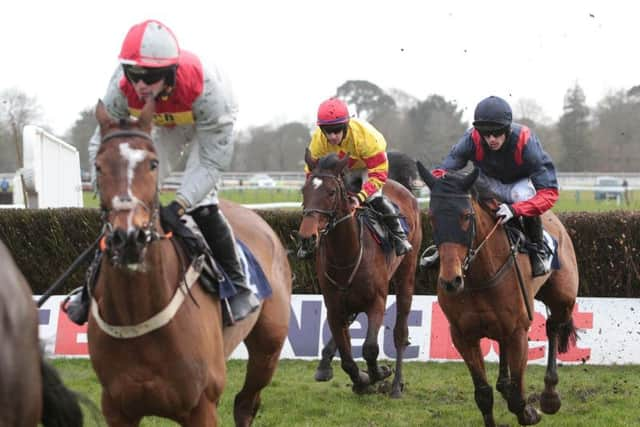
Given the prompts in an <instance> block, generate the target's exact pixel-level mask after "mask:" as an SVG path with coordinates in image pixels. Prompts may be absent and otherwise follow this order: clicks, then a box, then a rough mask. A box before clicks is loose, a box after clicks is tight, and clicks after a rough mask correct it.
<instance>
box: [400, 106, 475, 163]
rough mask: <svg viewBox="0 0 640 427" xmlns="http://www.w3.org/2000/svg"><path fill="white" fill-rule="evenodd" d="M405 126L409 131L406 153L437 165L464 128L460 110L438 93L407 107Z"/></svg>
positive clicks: (465, 126) (464, 124)
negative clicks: (408, 144)
mask: <svg viewBox="0 0 640 427" xmlns="http://www.w3.org/2000/svg"><path fill="white" fill-rule="evenodd" d="M408 126H409V128H410V129H411V131H412V134H411V145H410V146H409V147H407V150H406V153H407V154H410V155H412V156H413V157H415V158H416V159H418V160H420V161H422V162H423V163H424V164H425V165H427V166H436V165H439V164H440V163H441V162H442V160H443V159H444V157H445V156H446V155H447V154H448V153H449V150H450V149H451V147H452V146H453V145H454V144H455V143H456V142H458V139H459V138H460V137H461V136H462V135H463V134H464V132H465V130H466V128H467V125H466V123H465V122H463V121H462V110H460V109H458V106H457V104H456V103H455V102H452V101H447V100H446V99H445V98H444V97H442V96H440V95H430V96H429V97H428V98H427V99H426V100H425V101H423V102H420V103H418V105H417V106H416V107H415V108H412V109H411V110H409V112H408Z"/></svg>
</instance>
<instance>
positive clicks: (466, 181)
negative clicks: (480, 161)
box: [462, 167, 480, 191]
mask: <svg viewBox="0 0 640 427" xmlns="http://www.w3.org/2000/svg"><path fill="white" fill-rule="evenodd" d="M478 175H480V169H478V168H475V167H474V168H473V170H472V171H471V172H470V173H469V174H467V176H465V177H464V178H463V179H462V188H463V189H464V190H465V191H466V190H468V189H470V188H471V186H472V185H473V183H474V182H476V179H478Z"/></svg>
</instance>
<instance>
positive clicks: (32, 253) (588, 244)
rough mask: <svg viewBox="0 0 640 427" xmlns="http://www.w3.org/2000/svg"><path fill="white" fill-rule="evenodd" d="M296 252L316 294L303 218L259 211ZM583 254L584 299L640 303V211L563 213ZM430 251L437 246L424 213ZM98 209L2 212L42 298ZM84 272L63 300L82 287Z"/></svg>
mask: <svg viewBox="0 0 640 427" xmlns="http://www.w3.org/2000/svg"><path fill="white" fill-rule="evenodd" d="M258 212H259V213H260V215H261V216H262V217H263V218H264V219H265V220H266V221H267V222H268V223H269V224H270V225H271V226H272V227H273V229H274V230H275V231H276V233H277V234H278V235H279V236H280V238H281V239H282V242H283V243H284V245H285V246H286V247H287V248H288V249H289V250H290V257H289V261H290V262H291V266H292V269H293V272H294V275H295V279H294V289H293V291H294V293H317V292H318V285H317V281H316V279H315V269H314V263H313V261H300V260H298V259H296V257H295V247H294V246H295V245H294V243H293V241H292V240H291V238H290V235H291V232H292V231H293V230H297V228H298V226H299V224H300V218H301V217H300V213H299V212H286V211H276V210H274V211H258ZM560 218H561V220H562V221H563V222H564V224H565V226H566V227H567V229H568V231H569V234H570V235H571V238H572V239H573V244H574V246H575V249H576V255H577V258H578V265H579V269H580V292H579V294H580V296H584V297H587V296H588V297H640V256H639V254H640V212H617V211H616V212H608V213H563V214H560ZM422 223H423V232H424V233H423V234H424V238H423V242H422V247H421V248H420V250H421V251H422V250H424V248H425V247H426V246H428V245H429V244H430V241H431V229H430V225H429V221H428V220H427V214H426V213H424V214H423V222H422ZM100 227H101V222H100V217H99V213H98V210H97V209H42V210H30V209H8V210H2V211H0V239H1V240H2V241H3V242H4V243H5V244H6V245H7V247H8V248H9V250H10V251H11V253H12V254H13V257H14V258H15V260H16V263H17V264H18V266H19V267H20V269H21V270H22V272H23V273H24V275H25V277H26V278H27V280H28V281H29V283H30V284H31V287H32V289H33V291H34V293H35V294H41V293H42V292H44V291H45V290H46V289H47V288H48V287H49V286H50V285H51V284H52V283H53V282H54V281H55V280H56V279H57V278H58V277H59V276H60V275H61V274H62V273H63V272H64V271H65V270H66V269H67V268H68V267H69V265H71V263H72V262H73V261H74V260H75V259H76V257H77V256H78V255H79V254H80V253H81V252H82V251H83V250H84V249H85V248H87V247H88V246H89V245H90V244H91V243H92V242H93V241H94V240H95V238H96V237H97V235H98V233H99V231H100ZM85 267H86V266H83V267H82V268H80V269H79V271H77V272H76V273H75V274H74V275H73V276H71V277H70V278H69V279H68V280H67V281H66V283H65V286H64V287H63V288H62V290H61V291H59V292H58V293H59V294H62V293H65V292H68V291H70V290H71V289H73V288H74V287H76V286H79V285H80V284H81V282H82V280H83V277H84V268H85ZM436 274H437V272H436V271H435V270H432V271H429V272H427V273H424V272H419V273H418V275H417V283H416V294H434V293H435V279H436Z"/></svg>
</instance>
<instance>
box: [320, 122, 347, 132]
mask: <svg viewBox="0 0 640 427" xmlns="http://www.w3.org/2000/svg"><path fill="white" fill-rule="evenodd" d="M320 129H321V130H322V133H324V134H325V135H329V134H332V133H340V132H344V131H345V130H346V129H347V125H345V124H344V123H340V124H337V125H322V126H320Z"/></svg>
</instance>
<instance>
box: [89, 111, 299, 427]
mask: <svg viewBox="0 0 640 427" xmlns="http://www.w3.org/2000/svg"><path fill="white" fill-rule="evenodd" d="M154 108H155V105H154V102H153V101H152V100H151V101H148V102H147V103H146V104H145V106H144V107H143V109H142V111H141V114H140V117H139V119H138V120H137V121H135V120H120V121H116V120H114V119H112V118H111V117H110V116H109V114H108V112H107V111H106V108H105V107H104V104H103V103H102V102H101V101H100V102H99V103H98V105H97V107H96V118H97V120H98V123H99V127H100V133H101V137H102V141H101V144H100V148H99V150H98V153H97V156H96V163H95V166H96V171H97V174H98V179H97V184H98V194H99V197H100V207H101V211H102V215H103V223H104V227H103V229H104V239H103V242H102V244H101V247H102V248H103V250H104V256H102V260H101V262H100V270H99V274H98V278H97V281H96V284H95V286H94V287H93V288H94V289H93V290H92V301H91V309H90V316H89V324H88V330H87V334H88V344H89V355H90V358H91V363H92V365H93V368H94V370H95V372H96V374H97V377H98V379H99V381H100V383H101V385H102V411H103V414H104V416H105V419H106V420H107V422H108V423H109V425H110V426H122V427H124V426H137V425H139V422H140V420H141V419H142V418H143V417H144V416H147V415H154V416H159V417H164V418H169V419H171V420H173V421H175V422H177V423H179V424H180V425H183V426H215V425H217V424H218V419H217V405H218V402H219V399H220V396H221V394H222V392H223V389H224V385H225V380H226V371H225V362H226V359H227V358H228V357H229V355H230V354H231V352H232V351H233V350H234V349H235V348H236V347H237V345H238V344H239V343H240V342H241V341H244V343H245V345H246V347H247V350H248V361H247V371H246V377H245V382H244V385H243V387H242V389H241V390H240V391H239V392H238V393H237V395H236V396H235V401H234V420H235V423H236V425H238V426H248V425H251V423H252V422H253V419H254V417H255V415H256V413H257V411H258V408H259V406H260V392H261V390H262V389H263V388H264V387H266V386H267V385H268V384H269V382H270V381H271V378H272V376H273V374H274V372H275V369H276V366H277V363H278V360H279V355H280V351H281V349H282V346H283V344H284V341H285V339H286V337H287V334H288V327H289V315H290V298H291V281H292V274H291V268H290V265H289V261H288V259H287V254H286V252H285V249H284V247H283V245H282V244H281V242H280V240H279V238H278V237H277V235H276V234H275V233H274V231H273V230H272V229H271V228H270V227H269V225H268V224H267V223H266V222H265V221H264V220H263V219H262V218H261V217H260V216H258V215H257V214H256V213H255V212H253V211H251V210H249V209H247V208H244V207H242V206H240V205H237V204H234V203H231V202H228V201H224V200H221V201H220V205H219V206H220V209H222V211H223V212H224V214H225V216H226V217H227V218H228V220H229V221H230V223H231V225H232V228H233V230H234V234H235V236H236V237H237V238H239V239H240V240H241V241H243V242H244V243H245V245H246V246H247V247H248V248H249V249H250V251H251V252H252V253H253V255H254V256H255V258H256V259H257V261H258V263H259V265H260V266H261V268H262V270H263V271H264V275H265V276H266V278H267V279H268V281H269V284H270V285H271V289H272V294H271V296H270V297H269V298H266V299H264V300H262V303H261V307H260V309H259V310H257V311H255V312H254V313H252V314H251V315H250V316H248V317H247V318H245V319H244V320H242V321H239V322H236V323H235V324H234V325H233V326H230V327H226V328H223V323H222V322H223V319H222V314H221V313H222V311H221V310H222V309H221V305H220V304H221V301H220V299H219V298H218V297H217V296H216V295H212V294H211V292H208V291H206V290H205V289H203V287H202V286H199V283H200V281H201V280H199V279H198V271H200V269H201V262H199V260H200V258H196V260H195V261H194V262H192V263H190V264H189V262H188V260H187V258H186V256H185V251H184V250H183V248H182V247H181V246H180V245H179V244H177V242H176V240H175V238H172V237H171V235H168V234H166V233H165V232H164V230H163V229H162V226H161V222H160V220H159V201H158V199H159V194H158V193H159V182H158V158H157V155H156V150H155V149H154V145H153V142H152V139H151V136H150V133H151V127H152V118H153V114H154ZM199 265H200V267H199Z"/></svg>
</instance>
